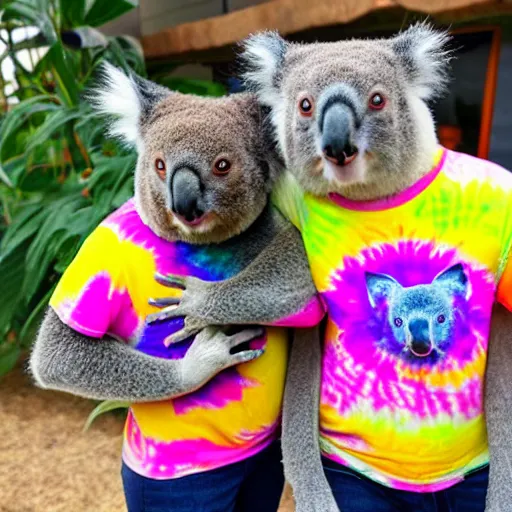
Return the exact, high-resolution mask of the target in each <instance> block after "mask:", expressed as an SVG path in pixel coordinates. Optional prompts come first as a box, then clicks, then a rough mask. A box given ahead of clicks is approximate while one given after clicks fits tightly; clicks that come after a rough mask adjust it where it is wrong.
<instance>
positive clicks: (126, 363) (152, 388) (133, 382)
mask: <svg viewBox="0 0 512 512" xmlns="http://www.w3.org/2000/svg"><path fill="white" fill-rule="evenodd" d="M261 334H262V329H246V330H244V331H241V332H238V333H236V334H234V335H233V336H228V335H226V334H224V333H223V332H222V331H221V330H220V329H215V328H210V329H206V330H204V331H203V332H201V333H200V334H199V335H198V336H197V337H196V339H195V340H194V342H193V343H192V345H191V346H190V348H189V350H188V351H187V354H186V355H185V357H184V358H183V359H169V360H168V359H163V358H159V357H152V356H149V355H147V354H144V353H142V352H140V351H138V350H136V349H134V348H132V347H130V346H129V345H126V344H124V343H121V342H118V341H114V340H111V339H101V340H99V339H93V338H89V337H87V336H84V335H82V334H80V333H78V332H76V331H74V330H73V329H71V328H70V327H68V326H67V325H65V324H64V323H62V322H61V320H60V319H59V317H58V316H57V314H56V313H55V312H54V311H53V310H52V309H49V310H48V312H47V314H46V317H45V319H44V321H43V324H42V326H41V330H40V332H39V335H38V337H37V340H36V342H35V345H34V349H33V351H32V355H31V358H30V369H31V371H32V374H33V376H34V378H35V380H36V382H37V384H39V386H41V387H43V388H49V389H56V390H60V391H67V392H69V393H73V394H75V395H80V396H84V397H86V398H93V399H97V400H122V401H127V402H146V401H153V400H164V399H168V398H174V397H176V396H180V395H184V394H186V393H190V392H191V391H194V390H196V389H198V388H199V387H201V386H202V385H203V384H204V383H206V382H207V381H208V380H210V379H211V378H212V377H213V376H214V375H216V374H217V373H218V372H220V371H221V370H223V369H225V368H227V367H230V366H234V365H236V364H239V363H243V362H247V361H250V360H251V359H254V358H256V357H259V356H260V355H261V354H262V352H263V351H262V350H244V351H242V352H238V353H236V354H231V353H230V351H231V349H232V348H233V347H236V346H238V345H240V344H242V343H245V342H247V341H250V340H252V339H254V338H256V337H258V336H261Z"/></svg>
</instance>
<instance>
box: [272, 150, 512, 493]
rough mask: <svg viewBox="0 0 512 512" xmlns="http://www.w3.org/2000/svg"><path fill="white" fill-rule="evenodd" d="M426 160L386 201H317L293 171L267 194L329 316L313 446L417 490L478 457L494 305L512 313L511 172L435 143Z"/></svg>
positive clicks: (484, 458)
mask: <svg viewBox="0 0 512 512" xmlns="http://www.w3.org/2000/svg"><path fill="white" fill-rule="evenodd" d="M436 158H437V160H436V161H437V162H438V164H437V165H436V166H435V168H434V169H433V170H432V171H431V172H430V173H429V174H428V175H426V176H425V177H424V178H422V179H421V180H420V181H418V182H417V183H416V184H415V185H413V186H412V187H411V188H410V189H408V190H406V191H404V192H403V193H401V194H399V195H398V196H395V197H393V198H391V199H386V200H378V201H371V202H355V201H349V200H347V199H345V198H342V197H340V196H338V195H332V196H330V197H329V198H318V197H314V196H312V195H310V194H308V193H306V194H304V193H303V192H301V190H300V189H299V187H298V185H297V183H296V182H295V181H294V180H293V178H291V176H287V177H286V179H285V180H283V181H282V182H280V184H279V186H278V187H277V188H276V191H275V202H276V203H277V205H278V206H279V208H280V209H281V210H282V211H283V213H284V214H285V215H286V216H288V217H289V218H290V220H292V222H294V223H295V224H296V225H297V227H299V229H300V230H301V232H302V235H303V240H304V243H305V246H306V251H307V254H308V259H309V262H310V266H311V270H312V274H313V279H314V281H315V284H316V286H317V289H318V290H319V292H320V293H321V296H322V298H323V299H324V301H325V303H326V305H327V310H328V324H327V328H326V334H325V340H324V341H325V344H324V355H323V363H322V364H323V368H322V391H321V407H320V429H321V432H320V435H321V446H322V451H323V453H324V455H325V456H326V457H328V458H329V459H331V460H333V461H335V462H337V463H340V464H342V465H346V466H349V467H350V468H352V469H354V470H356V471H358V472H360V473H361V474H363V475H365V476H367V477H369V478H371V479H373V480H375V481H377V482H380V483H382V484H384V485H386V486H389V487H392V488H396V489H401V490H407V491H414V492H434V491H437V490H441V489H444V488H448V487H450V486H452V485H453V484H455V483H456V482H458V481H460V480H461V479H462V478H463V477H464V475H465V474H467V473H468V472H470V471H472V470H475V469H477V468H479V467H481V466H483V465H485V464H486V463H488V448H487V438H486V429H485V421H484V415H483V395H482V393H483V382H484V371H485V366H486V357H487V343H488V334H489V325H490V317H491V308H492V305H493V303H494V301H495V300H498V301H499V302H501V303H502V304H504V305H505V306H506V307H507V308H508V309H512V265H510V264H509V263H508V260H509V250H510V246H511V240H512V209H511V205H512V174H510V173H509V172H507V171H506V170H504V169H502V168H500V167H498V166H497V165H494V164H492V163H490V162H487V161H484V160H479V159H476V158H473V157H471V156H467V155H463V154H459V153H455V152H452V151H447V150H443V149H440V150H439V153H438V155H437V157H436Z"/></svg>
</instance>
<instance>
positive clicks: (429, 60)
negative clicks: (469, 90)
mask: <svg viewBox="0 0 512 512" xmlns="http://www.w3.org/2000/svg"><path fill="white" fill-rule="evenodd" d="M449 40H450V36H449V34H448V32H446V31H444V30H436V29H434V27H433V26H432V25H431V24H430V23H427V22H419V23H416V24H415V25H413V26H411V27H409V28H408V29H407V30H405V31H404V32H402V33H401V34H399V35H398V36H396V37H394V38H393V39H392V40H391V45H392V48H393V50H394V52H395V53H396V54H397V55H398V57H399V59H400V61H401V62H402V65H403V67H404V70H405V72H406V76H407V78H408V80H409V81H410V83H411V85H412V86H413V88H414V92H415V93H416V94H417V95H418V96H419V97H420V98H421V99H423V100H429V99H431V98H433V97H435V96H438V95H439V94H440V93H442V92H443V90H444V89H445V87H446V84H447V81H448V65H449V63H450V60H451V57H452V53H451V51H450V50H448V49H447V43H448V42H449Z"/></svg>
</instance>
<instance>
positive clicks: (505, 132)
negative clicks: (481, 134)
mask: <svg viewBox="0 0 512 512" xmlns="http://www.w3.org/2000/svg"><path fill="white" fill-rule="evenodd" d="M511 91H512V42H505V43H503V46H502V48H501V54H500V63H499V68H498V87H497V90H496V101H495V103H494V115H493V123H492V133H491V147H490V151H489V160H492V161H493V162H496V163H499V164H500V165H503V166H504V167H506V168H507V169H509V170H511V171H512V101H510V94H511Z"/></svg>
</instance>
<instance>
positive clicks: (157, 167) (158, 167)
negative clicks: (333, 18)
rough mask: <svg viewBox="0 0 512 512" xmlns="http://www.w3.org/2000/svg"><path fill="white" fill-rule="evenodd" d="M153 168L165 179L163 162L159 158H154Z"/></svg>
mask: <svg viewBox="0 0 512 512" xmlns="http://www.w3.org/2000/svg"><path fill="white" fill-rule="evenodd" d="M155 170H156V172H157V174H158V176H160V178H162V179H165V172H166V168H165V162H164V161H163V160H162V159H161V158H157V159H156V160H155Z"/></svg>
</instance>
